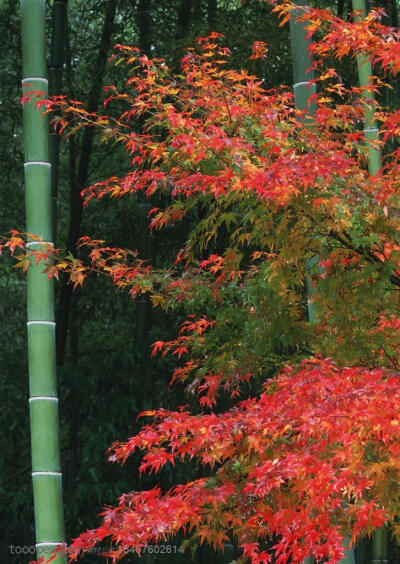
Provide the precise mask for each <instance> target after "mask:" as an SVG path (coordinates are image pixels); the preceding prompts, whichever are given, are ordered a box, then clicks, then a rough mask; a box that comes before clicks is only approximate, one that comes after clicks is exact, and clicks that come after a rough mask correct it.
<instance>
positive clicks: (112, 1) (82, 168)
mask: <svg viewBox="0 0 400 564" xmlns="http://www.w3.org/2000/svg"><path fill="white" fill-rule="evenodd" d="M116 8H117V0H109V2H108V4H107V9H106V13H105V16H104V24H103V31H102V36H101V41H100V48H99V52H98V54H97V58H96V61H95V64H94V67H93V68H94V72H93V82H92V88H91V90H90V93H89V97H88V103H87V109H88V111H89V112H95V111H97V108H98V105H99V99H100V93H101V88H102V85H103V77H104V72H105V68H106V62H107V54H108V51H109V49H110V44H111V38H112V33H113V29H114V19H115V12H116ZM93 136H94V129H93V128H92V127H88V128H86V129H85V130H84V132H83V138H82V144H81V147H80V156H79V163H78V166H77V174H76V176H75V177H74V178H71V181H72V182H71V185H70V222H69V232H68V240H67V250H68V251H70V252H72V253H74V252H75V251H76V242H77V240H78V238H79V236H80V228H81V221H82V198H81V191H82V189H83V188H84V187H85V186H86V184H87V181H88V171H89V163H90V157H91V154H92V146H93ZM71 298H72V286H71V284H69V282H68V280H67V279H66V278H63V281H62V285H61V292H60V301H59V307H58V311H57V365H58V366H62V365H63V364H64V357H65V344H66V340H67V331H68V320H69V313H70V309H71Z"/></svg>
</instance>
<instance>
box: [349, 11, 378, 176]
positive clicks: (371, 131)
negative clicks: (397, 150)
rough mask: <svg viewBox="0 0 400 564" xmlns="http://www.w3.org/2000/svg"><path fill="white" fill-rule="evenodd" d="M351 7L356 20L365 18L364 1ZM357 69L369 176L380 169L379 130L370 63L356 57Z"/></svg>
mask: <svg viewBox="0 0 400 564" xmlns="http://www.w3.org/2000/svg"><path fill="white" fill-rule="evenodd" d="M352 7H353V11H358V12H359V15H358V16H357V18H358V19H359V18H360V17H362V18H365V16H366V15H367V9H366V2H365V0H352ZM357 67H358V78H359V82H360V86H362V87H363V88H365V89H366V90H364V91H363V93H362V97H363V98H364V101H365V123H364V134H365V137H366V139H368V140H369V141H370V143H368V144H367V160H368V171H369V173H370V174H377V173H378V171H379V169H380V168H381V153H380V150H379V147H377V146H376V143H375V142H376V141H377V140H378V138H379V129H378V126H377V123H376V120H375V118H374V113H375V109H374V101H375V100H374V98H375V97H374V92H373V90H368V89H367V88H368V86H369V84H370V77H371V76H372V65H371V61H370V60H369V59H368V58H367V57H365V56H364V55H358V56H357Z"/></svg>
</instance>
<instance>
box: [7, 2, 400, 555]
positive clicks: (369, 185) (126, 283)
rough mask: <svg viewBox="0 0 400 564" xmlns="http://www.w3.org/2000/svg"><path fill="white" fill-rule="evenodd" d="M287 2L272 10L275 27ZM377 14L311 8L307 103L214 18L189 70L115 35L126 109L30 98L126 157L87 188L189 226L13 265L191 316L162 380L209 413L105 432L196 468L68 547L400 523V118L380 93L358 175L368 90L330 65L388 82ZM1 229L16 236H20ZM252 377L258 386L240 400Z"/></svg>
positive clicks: (246, 544) (119, 100) (16, 240)
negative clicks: (376, 162) (176, 244)
mask: <svg viewBox="0 0 400 564" xmlns="http://www.w3.org/2000/svg"><path fill="white" fill-rule="evenodd" d="M292 8H293V6H292V4H290V3H289V2H285V3H283V4H279V5H277V6H275V8H274V11H276V12H278V14H279V15H280V16H281V18H282V22H283V23H284V22H285V21H287V20H288V19H289V17H290V11H291V9H292ZM380 16H381V13H380V11H379V10H375V11H372V12H370V14H369V15H368V17H367V18H365V19H363V20H361V19H359V20H357V21H355V22H352V23H350V22H343V21H342V20H341V19H340V18H337V17H335V16H333V14H332V13H331V12H330V11H329V10H317V9H307V10H304V11H303V13H302V15H301V18H302V19H303V21H304V22H305V23H306V25H307V27H308V29H309V32H310V34H311V35H312V34H315V33H316V34H317V35H318V38H317V40H316V41H315V43H314V44H313V46H312V50H313V53H314V56H315V57H316V58H317V57H318V59H317V60H316V63H315V71H316V76H317V78H316V79H315V81H316V83H317V84H318V90H319V92H318V94H316V95H313V96H312V99H311V100H310V102H312V104H313V106H314V109H313V115H312V116H311V114H308V113H307V111H302V110H298V109H296V108H295V105H294V103H293V96H292V94H291V92H290V91H289V90H288V89H287V88H284V87H281V88H277V89H274V90H268V91H266V90H265V89H264V88H263V85H262V80H259V79H258V78H257V77H255V76H252V75H250V74H249V73H247V72H246V71H239V72H238V71H235V70H232V69H229V66H228V64H227V63H228V61H229V50H228V49H227V48H225V47H224V46H223V39H222V37H221V36H220V35H219V34H217V33H212V34H211V35H210V36H208V37H205V38H200V39H199V40H198V45H197V47H196V48H193V49H190V50H189V51H188V53H187V55H186V56H185V57H184V58H183V60H182V67H181V70H180V73H179V74H173V73H172V72H171V71H170V70H169V69H168V67H167V65H166V64H165V62H164V61H163V60H161V59H153V60H150V59H149V58H148V57H147V56H146V55H143V54H142V53H140V51H139V50H138V49H136V48H134V47H129V46H122V45H120V46H117V48H116V54H115V56H114V59H115V62H116V63H117V64H121V63H124V64H126V65H127V67H128V73H129V78H128V80H127V83H126V89H125V90H124V91H123V92H119V91H117V89H116V88H115V87H113V86H111V87H109V89H108V91H109V94H108V98H107V99H106V100H105V106H106V107H107V106H109V105H111V104H115V105H116V106H117V107H120V106H121V105H125V106H126V110H125V111H123V113H122V114H120V115H119V116H118V117H117V118H115V117H110V115H98V114H93V113H89V112H87V111H86V110H85V108H84V107H83V106H82V104H80V103H79V102H76V101H70V100H66V99H65V98H63V97H61V96H58V97H54V98H52V99H51V100H47V101H45V102H41V104H42V105H44V106H45V108H47V111H52V112H56V113H57V114H58V117H57V122H58V126H59V128H60V129H61V130H63V129H67V130H68V131H69V133H70V134H71V133H73V132H74V131H77V130H78V129H81V128H82V127H95V128H96V129H98V130H99V131H100V132H101V135H102V138H103V140H104V141H107V142H118V143H121V144H122V145H123V147H124V148H125V150H126V151H127V152H128V154H129V155H130V158H131V162H132V166H133V170H132V171H131V172H129V173H128V174H126V175H125V176H123V177H121V178H120V177H117V176H115V177H112V178H110V179H108V180H107V181H105V182H99V183H96V184H95V185H93V186H91V187H90V188H88V189H87V190H85V191H84V194H83V196H84V199H85V203H86V204H88V203H89V202H90V201H91V200H95V199H101V198H103V197H106V196H111V197H115V198H121V197H124V196H128V195H129V194H132V193H135V192H138V191H140V192H143V193H144V194H145V195H146V196H147V197H152V198H154V196H157V198H158V201H159V202H164V204H165V205H164V206H162V205H161V204H160V205H159V206H158V207H153V208H152V209H151V211H150V217H151V228H152V229H162V228H166V227H169V226H172V225H174V224H175V223H176V222H179V221H180V222H186V224H187V225H188V227H189V228H190V229H189V234H188V237H187V241H186V245H185V246H184V248H182V249H181V250H180V252H179V253H178V256H177V257H176V260H175V263H174V265H171V266H170V267H169V268H157V267H156V266H155V265H152V264H149V262H148V261H145V260H143V259H142V258H140V257H139V256H138V253H137V252H136V251H131V250H125V249H118V248H115V247H110V246H107V245H106V244H105V242H104V241H100V240H94V239H91V238H89V237H84V238H82V239H81V240H80V248H81V249H82V250H83V251H84V250H86V253H87V259H86V260H84V259H82V258H81V259H77V258H74V257H71V256H69V257H63V256H62V254H61V253H60V252H58V253H57V252H56V254H55V260H54V263H52V262H51V261H49V258H50V256H51V255H52V254H53V249H52V248H49V249H48V250H47V251H43V249H41V250H30V251H29V256H27V255H26V254H17V256H18V263H17V266H21V267H23V268H27V267H28V266H29V264H30V261H31V260H32V256H36V260H37V261H38V262H40V261H46V260H47V262H48V266H47V272H48V275H49V276H50V277H51V276H57V275H58V273H59V272H60V271H64V272H67V273H69V274H70V277H71V281H72V282H73V284H74V285H75V286H77V285H80V284H82V283H83V281H84V279H85V277H86V276H87V275H88V274H89V273H91V272H94V273H97V274H105V275H107V276H109V277H111V279H112V281H113V283H114V284H115V285H116V287H117V288H120V289H126V290H127V291H128V292H129V293H130V294H131V295H132V297H134V298H135V297H137V296H138V295H140V294H146V295H149V296H150V299H151V301H152V303H153V305H154V306H158V307H161V308H164V309H166V310H171V309H172V310H173V309H176V310H179V311H184V312H185V314H186V315H187V321H185V322H184V323H183V324H182V326H181V330H180V333H179V335H178V336H177V337H176V339H174V340H171V341H168V342H163V341H157V342H156V343H155V344H154V347H153V352H154V354H157V353H158V352H161V353H162V354H173V355H175V356H176V357H177V364H178V367H177V369H176V370H175V372H174V374H173V376H172V381H179V382H184V383H186V385H187V388H188V390H189V391H190V392H192V393H196V394H197V395H198V396H199V403H200V407H201V409H202V411H201V413H199V414H192V413H189V412H188V411H187V410H186V409H185V408H182V409H181V410H180V411H177V412H171V411H165V410H156V411H154V412H146V413H145V414H144V415H146V416H152V417H153V419H154V420H153V423H150V424H148V425H145V426H144V427H143V430H142V431H141V432H140V433H139V434H138V435H137V436H135V437H133V438H131V439H129V440H128V441H127V442H124V443H116V444H115V445H114V446H113V447H112V449H111V452H110V459H111V460H113V461H119V462H124V461H125V460H126V459H127V457H128V456H129V455H130V454H132V453H133V452H134V451H135V450H136V449H141V450H143V451H145V453H144V456H143V459H142V463H141V467H140V470H141V471H142V472H144V471H148V472H153V471H154V472H156V471H159V470H160V469H161V468H162V467H164V466H165V465H166V464H175V463H176V462H177V461H178V460H182V461H187V460H192V459H197V460H199V461H200V463H201V464H202V465H203V466H204V467H205V468H207V472H208V477H202V478H199V479H197V480H194V481H192V482H189V483H187V484H182V485H179V486H176V487H174V488H173V489H171V490H170V491H168V492H162V491H161V489H160V488H154V489H152V490H150V491H145V492H139V493H138V492H133V493H129V494H124V495H123V496H121V498H120V499H119V501H118V505H117V506H116V507H115V508H112V509H106V510H105V511H104V513H103V522H102V524H101V525H100V527H99V528H98V529H96V530H92V531H88V532H86V533H84V534H82V535H81V536H80V537H79V538H78V539H75V541H74V542H73V544H72V545H71V547H70V548H69V549H68V550H69V551H70V557H71V559H72V560H74V559H76V558H77V557H78V554H79V553H80V552H81V551H85V550H88V549H90V548H91V547H93V546H94V545H95V544H96V543H98V542H100V541H104V539H108V540H109V541H110V543H111V544H110V552H109V555H110V556H112V557H114V558H115V559H118V558H120V557H122V556H123V555H124V554H125V553H126V551H127V550H128V549H129V548H130V547H134V549H135V550H137V551H138V552H140V551H141V550H142V549H143V548H144V547H145V545H146V544H147V543H154V542H158V541H161V540H164V539H166V538H168V537H170V536H173V535H175V534H177V533H180V532H182V531H183V532H184V533H186V534H187V535H189V536H192V537H193V538H194V539H197V540H199V541H200V542H203V541H207V542H208V543H210V544H212V545H213V546H214V547H221V548H222V549H223V547H224V542H226V541H227V540H229V539H235V541H236V542H237V544H238V546H240V547H241V549H242V552H243V557H244V558H246V557H248V558H250V560H251V561H252V562H253V563H258V562H272V561H275V562H278V563H279V562H282V563H283V562H288V561H291V562H301V561H302V560H304V558H306V557H307V556H309V555H310V554H312V555H313V556H314V557H315V559H316V560H317V561H321V560H323V559H327V560H328V561H329V562H332V563H333V562H338V561H339V560H340V558H341V557H342V555H343V550H344V549H343V539H344V537H345V535H346V534H350V535H351V537H352V541H353V542H355V540H356V539H357V538H358V537H359V536H360V535H361V534H366V533H369V532H371V531H372V530H373V529H375V528H377V527H379V526H381V525H383V524H384V523H385V522H388V523H390V524H391V526H392V529H393V531H394V533H395V534H398V533H399V531H398V525H396V520H397V518H398V515H399V508H400V505H399V500H398V493H397V485H396V484H397V483H398V473H399V469H400V465H399V464H400V459H399V456H400V450H399V449H400V436H399V429H398V428H399V419H398V412H399V405H398V404H399V401H400V395H399V393H400V384H399V362H400V359H399V345H398V329H399V324H400V322H399V318H398V307H399V286H400V264H399V263H400V245H399V241H398V228H397V225H398V186H399V184H398V176H399V164H398V159H399V156H400V153H399V150H398V149H397V148H393V147H391V146H390V143H392V140H393V139H396V137H397V136H398V133H399V112H398V111H389V110H388V109H384V108H382V107H380V106H379V105H378V103H374V108H373V109H374V112H375V118H376V119H377V120H378V121H379V122H380V124H381V132H382V134H381V136H380V139H379V140H377V141H376V144H377V146H378V145H379V147H380V148H381V149H382V151H385V154H384V161H383V162H384V164H383V166H382V168H381V170H380V171H379V173H378V174H376V175H372V176H370V175H369V174H368V172H367V170H366V155H367V152H368V147H369V145H368V143H370V140H368V139H367V138H366V137H365V134H364V132H363V130H362V123H363V121H365V119H366V112H368V111H370V109H371V108H370V106H371V104H372V102H371V100H370V99H368V97H366V96H365V91H366V90H367V89H366V88H365V87H355V86H346V85H345V84H342V83H341V82H340V79H339V76H338V73H337V71H336V70H335V69H334V68H332V67H331V65H330V57H332V55H333V56H335V57H338V58H342V57H344V56H347V55H349V54H351V55H355V54H358V55H360V54H361V55H363V56H365V57H369V58H370V59H371V62H372V64H373V65H375V68H376V71H377V74H379V75H380V77H378V76H374V77H371V84H370V85H369V87H368V90H371V89H373V90H374V91H376V92H377V93H379V89H380V87H381V85H382V84H384V83H383V78H382V74H383V73H388V74H389V75H390V74H392V75H394V74H397V73H398V72H399V68H398V65H397V62H396V57H395V55H396V53H397V52H398V49H399V36H398V32H397V31H395V30H393V29H391V28H387V27H385V26H383V25H382V24H381V23H380ZM250 56H251V57H253V58H257V57H264V56H267V50H266V45H264V44H261V43H260V42H257V43H256V44H254V45H253V49H252V54H250ZM138 123H140V124H141V128H140V129H139V128H138ZM143 123H144V124H145V125H144V127H143V126H142V124H143ZM2 245H4V246H7V247H9V248H10V249H11V250H12V251H13V250H14V251H15V249H18V248H21V249H24V248H25V243H24V237H23V234H20V233H17V232H13V233H12V234H11V237H9V238H7V239H4V240H3V241H2ZM315 256H318V257H319V258H318V261H319V264H318V265H315V266H314V268H311V269H308V271H307V269H306V264H307V262H309V261H310V259H312V257H315ZM306 279H308V280H309V281H310V282H311V284H312V287H313V298H312V300H313V306H314V308H315V311H316V317H315V320H314V321H313V322H312V323H309V322H308V321H307V303H306V291H305V280H306ZM331 358H333V359H334V361H333V360H331ZM289 362H290V365H291V366H288V365H287V364H288V363H289ZM277 367H279V370H278V372H279V374H278V375H277V376H274V377H272V378H271V376H272V375H273V374H274V372H276V368H277ZM249 389H250V390H252V392H253V393H252V394H251V395H252V396H254V397H251V398H250V399H242V398H243V397H245V395H246V393H247V391H248V390H249ZM257 392H260V393H257ZM226 394H227V395H228V397H229V396H230V400H229V401H230V402H231V404H234V405H232V407H230V408H228V409H224V408H223V407H224V403H223V396H224V395H226ZM238 400H240V401H239V403H235V402H237V401H238ZM383 414H384V416H383Z"/></svg>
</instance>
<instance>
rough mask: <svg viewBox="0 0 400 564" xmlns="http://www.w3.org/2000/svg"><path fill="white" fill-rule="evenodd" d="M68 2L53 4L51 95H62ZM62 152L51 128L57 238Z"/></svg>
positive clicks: (51, 161) (53, 193) (52, 182)
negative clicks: (59, 164) (59, 176)
mask: <svg viewBox="0 0 400 564" xmlns="http://www.w3.org/2000/svg"><path fill="white" fill-rule="evenodd" d="M67 3H68V0H55V1H54V3H53V14H52V32H51V52H50V66H49V94H50V96H57V95H58V94H61V84H62V66H63V61H64V39H65V22H66V8H67ZM59 152H60V136H59V135H58V132H57V131H55V129H54V127H50V136H49V155H50V163H51V199H52V221H53V237H54V240H56V238H57V212H56V210H57V195H58V161H59Z"/></svg>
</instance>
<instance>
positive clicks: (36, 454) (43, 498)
mask: <svg viewBox="0 0 400 564" xmlns="http://www.w3.org/2000/svg"><path fill="white" fill-rule="evenodd" d="M20 5H21V39H22V69H23V71H22V72H23V79H22V91H23V94H26V93H27V92H30V91H40V92H42V93H43V94H42V95H44V96H46V94H47V88H48V83H47V79H46V57H45V0H21V3H20ZM24 146H25V165H24V169H25V195H26V200H25V201H26V229H27V232H28V233H32V234H34V235H35V236H38V237H41V238H42V239H43V242H46V244H52V228H51V216H52V214H51V165H50V163H49V156H48V120H46V119H45V118H43V117H42V116H41V111H40V110H38V109H37V108H36V106H35V99H31V101H29V102H27V103H25V105H24ZM27 246H28V248H33V249H40V248H43V247H44V243H40V242H37V241H30V242H28V243H27ZM42 271H43V264H41V263H39V264H38V265H36V264H34V261H32V266H31V267H30V268H29V269H28V282H27V284H28V323H27V325H28V359H29V395H30V397H29V407H30V423H31V449H32V483H33V500H34V513H35V528H36V552H37V556H38V558H40V557H42V556H44V557H45V558H47V557H49V556H50V555H51V553H52V552H53V550H55V549H57V547H59V546H60V545H62V544H63V542H64V523H63V503H62V484H61V481H62V474H61V468H60V453H59V439H58V397H57V390H56V366H55V323H54V307H53V299H54V298H53V282H52V280H48V279H47V276H46V274H44V273H43V272H42ZM46 561H47V560H46ZM52 562H54V563H56V564H61V563H62V562H65V558H64V557H63V556H61V555H59V556H57V557H56V558H55V559H54V560H52Z"/></svg>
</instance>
